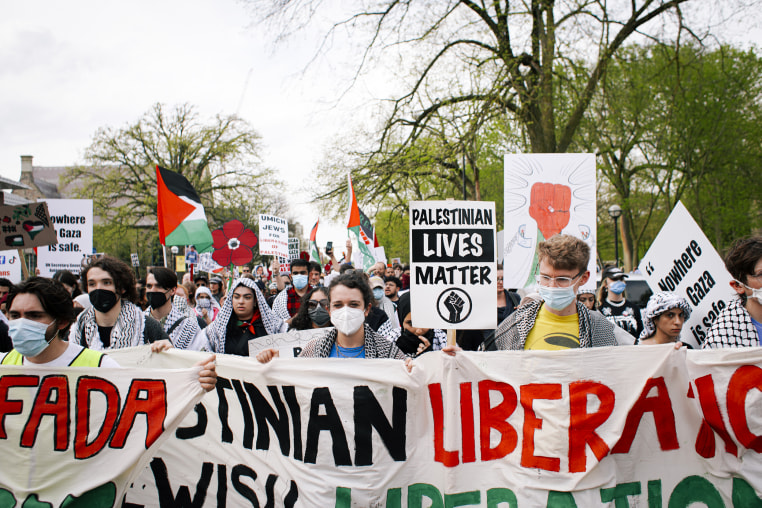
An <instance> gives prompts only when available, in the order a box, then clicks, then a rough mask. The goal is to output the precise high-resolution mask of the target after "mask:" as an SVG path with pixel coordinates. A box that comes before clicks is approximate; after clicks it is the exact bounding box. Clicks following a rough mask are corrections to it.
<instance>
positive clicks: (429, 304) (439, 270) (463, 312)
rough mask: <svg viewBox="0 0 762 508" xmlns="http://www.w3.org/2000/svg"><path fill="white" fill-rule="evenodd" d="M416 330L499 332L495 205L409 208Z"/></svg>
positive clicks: (426, 204)
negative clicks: (497, 328)
mask: <svg viewBox="0 0 762 508" xmlns="http://www.w3.org/2000/svg"><path fill="white" fill-rule="evenodd" d="M410 260H411V266H410V291H411V298H410V303H411V314H412V318H413V326H416V327H420V328H458V329H464V330H468V329H483V328H495V327H496V326H497V311H496V310H495V309H496V308H497V270H496V268H497V264H496V262H495V203H492V202H485V201H411V202H410Z"/></svg>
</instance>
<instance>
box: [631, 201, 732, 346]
mask: <svg viewBox="0 0 762 508" xmlns="http://www.w3.org/2000/svg"><path fill="white" fill-rule="evenodd" d="M638 269H639V270H640V271H641V272H642V273H643V275H644V276H645V277H646V280H647V281H648V285H649V286H651V289H653V290H654V291H670V292H673V293H677V294H678V295H680V296H682V297H683V298H685V299H686V300H687V301H688V303H689V304H690V306H691V310H692V312H691V317H690V319H688V320H686V321H685V324H684V325H683V333H682V334H681V335H680V340H681V341H683V342H687V343H689V344H691V345H692V346H693V347H697V346H699V345H701V343H703V342H704V339H706V334H707V332H708V331H709V328H711V327H712V323H714V320H715V319H717V316H718V314H719V313H720V311H721V310H722V309H724V308H725V307H726V306H727V304H728V303H729V302H730V300H731V299H732V298H734V297H735V294H736V293H735V291H733V289H732V288H731V287H730V281H731V280H732V277H731V276H730V274H729V273H728V270H727V269H726V268H725V263H724V262H723V261H722V258H721V257H720V255H719V254H718V253H717V251H716V250H715V249H714V247H713V246H712V244H711V242H709V239H708V238H707V237H706V235H705V234H704V232H703V231H701V228H700V227H699V225H698V224H696V221H695V220H693V217H691V214H690V212H689V211H688V209H687V208H685V205H683V203H682V202H681V201H678V202H677V204H676V205H675V208H674V210H672V213H671V214H670V215H669V217H668V218H667V221H666V222H665V223H664V226H662V228H661V231H659V234H658V235H657V236H656V239H655V240H654V241H653V243H652V244H651V248H649V249H648V252H646V255H645V256H643V259H642V261H641V262H640V265H639V266H638Z"/></svg>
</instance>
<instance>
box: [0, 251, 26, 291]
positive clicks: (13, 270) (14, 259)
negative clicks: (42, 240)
mask: <svg viewBox="0 0 762 508" xmlns="http://www.w3.org/2000/svg"><path fill="white" fill-rule="evenodd" d="M21 262H22V261H21V260H20V259H19V251H17V250H4V251H0V277H2V278H4V279H8V280H9V281H11V282H13V283H14V284H18V283H19V282H21Z"/></svg>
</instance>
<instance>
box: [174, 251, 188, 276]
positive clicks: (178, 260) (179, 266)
mask: <svg viewBox="0 0 762 508" xmlns="http://www.w3.org/2000/svg"><path fill="white" fill-rule="evenodd" d="M185 268H186V267H185V256H183V255H181V254H178V255H177V256H175V271H176V272H184V271H185Z"/></svg>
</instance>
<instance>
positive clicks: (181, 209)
mask: <svg viewBox="0 0 762 508" xmlns="http://www.w3.org/2000/svg"><path fill="white" fill-rule="evenodd" d="M156 183H157V185H158V207H157V208H158V210H157V214H158V218H159V240H160V241H161V244H162V245H165V246H167V245H195V246H196V250H197V251H198V252H208V251H210V250H211V249H212V244H213V243H214V240H213V239H212V233H211V232H210V231H209V224H208V223H207V221H206V213H205V212H204V205H202V204H201V198H200V197H199V196H198V193H196V189H194V188H193V186H192V185H191V184H190V182H189V181H188V180H187V179H186V178H185V177H184V176H182V175H181V174H180V173H176V172H174V171H170V170H168V169H164V168H162V167H160V166H156Z"/></svg>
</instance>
